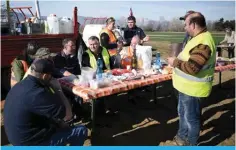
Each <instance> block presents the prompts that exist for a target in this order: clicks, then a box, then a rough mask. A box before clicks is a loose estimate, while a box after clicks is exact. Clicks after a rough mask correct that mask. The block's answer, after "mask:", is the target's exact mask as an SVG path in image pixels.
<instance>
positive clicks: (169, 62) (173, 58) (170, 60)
mask: <svg viewBox="0 0 236 150" xmlns="http://www.w3.org/2000/svg"><path fill="white" fill-rule="evenodd" d="M175 59H176V57H168V58H167V61H168V64H169V65H170V66H172V67H173V65H174V60H175Z"/></svg>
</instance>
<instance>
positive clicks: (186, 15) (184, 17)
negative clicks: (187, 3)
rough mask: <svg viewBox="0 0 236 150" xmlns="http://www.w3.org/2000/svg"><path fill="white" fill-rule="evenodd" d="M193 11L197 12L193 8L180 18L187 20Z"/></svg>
mask: <svg viewBox="0 0 236 150" xmlns="http://www.w3.org/2000/svg"><path fill="white" fill-rule="evenodd" d="M192 13H195V11H193V10H189V11H187V12H186V14H185V15H184V16H183V17H180V18H179V20H185V19H186V18H187V17H188V15H190V14H192Z"/></svg>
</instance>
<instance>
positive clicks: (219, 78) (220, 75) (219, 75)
mask: <svg viewBox="0 0 236 150" xmlns="http://www.w3.org/2000/svg"><path fill="white" fill-rule="evenodd" d="M219 87H220V88H221V87H222V86H221V72H219Z"/></svg>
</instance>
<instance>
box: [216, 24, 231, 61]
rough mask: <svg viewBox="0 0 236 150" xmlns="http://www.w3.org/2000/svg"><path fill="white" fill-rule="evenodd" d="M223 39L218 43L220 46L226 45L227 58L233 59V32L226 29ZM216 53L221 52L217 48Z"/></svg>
mask: <svg viewBox="0 0 236 150" xmlns="http://www.w3.org/2000/svg"><path fill="white" fill-rule="evenodd" d="M225 32H226V33H225V38H224V40H223V41H221V42H220V44H222V45H224V44H226V45H227V46H230V47H228V57H229V58H234V49H235V32H234V31H232V29H231V28H226V30H225ZM217 51H218V52H219V51H221V48H220V47H219V48H217Z"/></svg>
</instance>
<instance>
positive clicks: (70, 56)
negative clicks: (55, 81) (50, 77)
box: [53, 39, 80, 78]
mask: <svg viewBox="0 0 236 150" xmlns="http://www.w3.org/2000/svg"><path fill="white" fill-rule="evenodd" d="M62 45H63V50H62V51H61V52H59V53H57V55H56V56H55V57H54V59H53V61H54V64H55V68H56V69H55V70H56V73H55V75H54V76H55V77H56V78H61V77H64V76H70V75H79V74H80V66H79V61H78V58H77V56H76V50H75V48H76V46H75V43H74V41H73V40H72V39H64V40H63V41H62Z"/></svg>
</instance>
